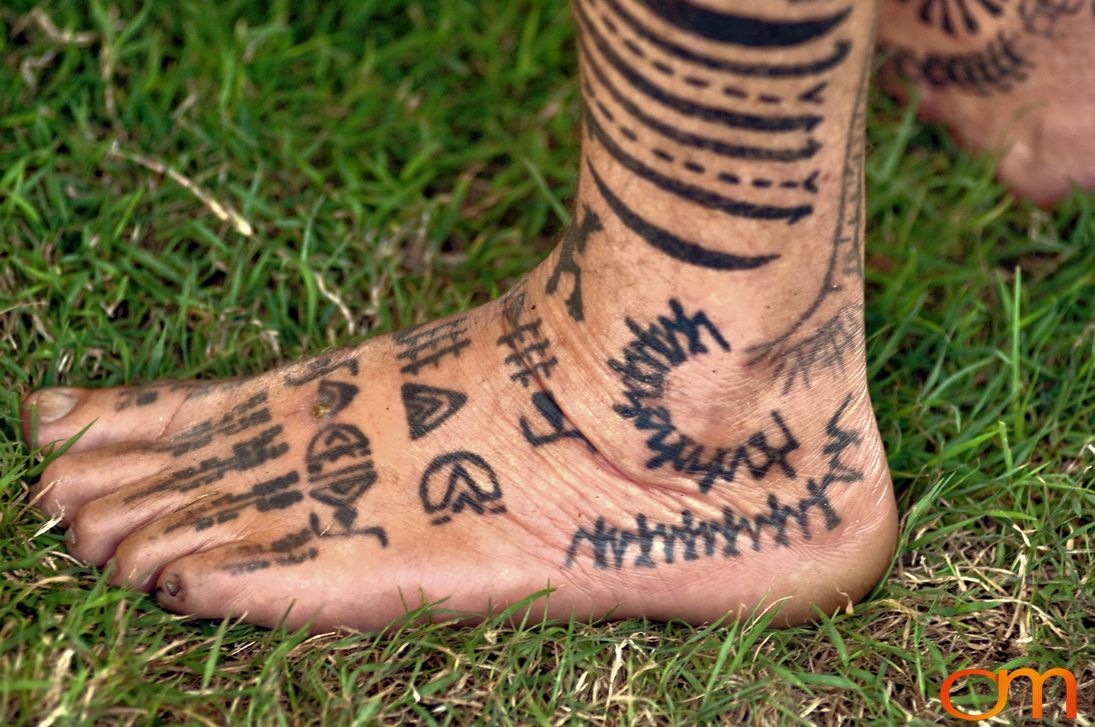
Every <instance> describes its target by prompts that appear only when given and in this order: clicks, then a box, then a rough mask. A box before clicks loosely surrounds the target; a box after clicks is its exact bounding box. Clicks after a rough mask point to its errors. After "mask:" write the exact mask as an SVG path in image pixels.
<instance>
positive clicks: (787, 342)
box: [747, 67, 867, 393]
mask: <svg viewBox="0 0 1095 727" xmlns="http://www.w3.org/2000/svg"><path fill="white" fill-rule="evenodd" d="M866 70H867V69H866V67H865V68H864V70H863V73H862V74H861V76H860V82H859V89H858V91H857V92H856V97H855V102H854V103H855V106H854V112H853V114H852V119H851V124H850V126H849V130H848V134H847V139H846V142H845V147H844V162H843V164H842V166H841V170H842V171H841V175H840V190H839V196H838V198H837V209H836V223H835V225H834V228H833V236H832V239H831V242H830V245H829V260H828V262H827V266H826V269H825V274H824V276H823V277H822V279H821V285H820V287H819V288H818V293H817V295H816V296H815V297H814V300H813V301H811V302H810V305H809V306H807V308H806V310H805V311H803V312H802V314H800V315H799V316H798V318H797V319H796V320H795V321H794V322H793V323H792V324H791V325H790V327H788V329H787V330H786V331H784V332H783V333H781V334H780V335H778V336H776V337H775V338H772V339H770V340H768V341H764V342H762V343H758V344H754V345H752V346H750V347H749V348H748V349H747V353H748V354H749V355H750V359H749V361H748V365H750V366H753V365H757V364H760V363H769V364H771V366H772V371H773V376H774V378H775V379H776V380H779V379H782V383H783V390H784V393H787V392H789V391H791V389H792V388H794V385H795V383H796V381H802V382H803V384H804V385H807V386H808V385H809V382H810V376H811V374H812V373H814V372H815V371H818V370H821V369H826V368H837V369H842V368H843V364H844V360H845V357H848V358H851V357H852V356H854V355H855V353H856V352H857V351H862V349H863V345H864V344H863V335H864V329H863V320H862V315H863V307H862V305H855V304H851V305H845V306H842V307H841V309H840V310H839V311H837V313H836V315H835V316H833V317H832V318H828V319H825V318H824V317H823V316H824V315H825V314H824V313H823V311H825V310H831V305H825V304H826V303H827V302H828V301H830V300H833V299H834V298H833V296H835V295H839V294H840V293H842V292H845V291H851V290H853V289H855V290H856V291H858V290H859V289H861V288H862V285H863V232H864V221H863V198H864V180H863V164H864V143H865V142H864V140H865V137H866V115H867V109H866V99H865V96H864V94H865V91H866V86H867V73H866ZM811 325H813V326H816V327H814V328H811Z"/></svg>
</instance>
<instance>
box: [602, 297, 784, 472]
mask: <svg viewBox="0 0 1095 727" xmlns="http://www.w3.org/2000/svg"><path fill="white" fill-rule="evenodd" d="M669 310H670V314H671V317H669V316H658V319H657V321H656V322H655V323H651V324H648V325H646V326H642V325H640V324H638V323H636V322H635V321H634V320H632V319H631V318H626V319H625V321H624V323H625V324H626V325H627V327H628V329H629V330H630V331H631V334H632V337H631V339H630V340H629V341H628V342H627V344H626V345H625V346H624V348H623V351H622V352H621V355H620V358H619V359H610V360H609V361H608V365H609V367H610V368H611V369H612V370H613V371H615V372H616V373H617V375H618V376H619V377H620V380H621V382H622V383H623V385H624V390H623V395H624V398H625V400H626V403H623V404H616V405H615V406H614V407H613V410H614V411H615V412H616V414H618V415H619V416H620V417H622V418H624V419H626V420H628V421H630V422H631V423H632V425H633V426H634V427H635V428H636V429H638V430H639V431H642V432H650V434H649V435H648V437H647V439H646V447H647V449H649V450H650V452H651V453H652V456H651V457H650V458H649V459H648V460H647V461H646V468H647V469H650V470H656V469H661V468H663V467H667V466H668V467H669V468H670V469H671V470H673V471H674V472H677V473H680V474H683V475H686V476H688V477H692V478H694V479H695V481H696V484H697V485H698V486H699V489H700V492H707V491H708V490H710V489H711V488H712V487H713V486H714V485H715V484H716V483H718V482H725V483H727V484H729V483H733V482H735V481H737V479H738V477H739V474H740V473H741V471H742V470H744V471H745V472H747V473H748V475H749V476H750V477H751V478H752V479H753V480H757V481H760V480H763V479H764V478H765V477H767V476H768V474H769V472H771V471H772V470H778V471H779V472H780V473H782V474H783V475H784V476H785V477H787V478H789V479H795V477H796V472H795V468H794V467H792V466H791V464H790V462H789V461H788V455H790V454H791V452H793V451H795V450H796V449H798V448H799V443H798V440H797V439H796V438H795V436H794V434H793V433H792V432H791V430H790V428H789V427H788V426H787V423H786V422H785V421H784V420H783V416H782V415H781V414H780V413H779V412H778V411H772V412H770V414H769V421H767V422H766V423H765V426H764V428H762V429H758V430H757V431H755V432H753V433H752V434H750V435H749V436H747V437H746V438H745V440H744V441H741V442H732V443H720V444H718V445H710V444H704V443H700V442H697V441H696V440H695V439H694V438H693V437H691V436H689V435H688V434H686V433H684V432H681V431H680V430H679V429H678V428H677V425H676V423H675V422H674V421H673V413H672V412H671V411H670V410H669V408H668V407H667V406H666V401H665V391H666V384H667V379H668V376H669V374H670V373H671V372H672V371H673V370H674V369H676V368H677V367H679V366H681V365H683V364H684V363H686V362H688V361H690V360H692V359H694V358H695V357H697V356H700V355H703V354H707V353H709V352H710V351H711V348H709V347H713V348H716V349H718V350H721V351H723V352H729V351H730V344H729V343H727V341H726V339H725V338H723V336H722V333H720V332H719V329H718V328H717V327H716V326H715V325H714V324H713V323H712V322H711V320H710V319H708V317H707V315H706V314H704V313H703V312H702V311H700V312H698V313H695V314H693V315H687V314H686V313H685V311H684V307H683V306H682V305H681V304H680V302H679V301H677V300H676V299H673V300H670V301H669ZM705 340H706V343H705Z"/></svg>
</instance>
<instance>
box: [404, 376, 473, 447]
mask: <svg viewBox="0 0 1095 727" xmlns="http://www.w3.org/2000/svg"><path fill="white" fill-rule="evenodd" d="M402 394H403V408H404V409H405V410H406V412H407V426H408V428H409V429H410V433H411V439H419V438H420V437H424V436H426V435H427V434H429V433H430V432H432V431H433V430H434V429H437V428H438V427H439V426H441V425H442V424H443V423H444V422H445V421H446V420H447V419H448V418H449V417H451V416H452V415H453V414H455V413H456V412H458V411H460V408H461V407H463V406H464V404H466V403H467V401H468V395H467V394H464V393H462V392H459V391H453V390H452V389H442V388H439V387H436V386H426V385H425V384H412V383H410V382H406V383H404V384H403V390H402Z"/></svg>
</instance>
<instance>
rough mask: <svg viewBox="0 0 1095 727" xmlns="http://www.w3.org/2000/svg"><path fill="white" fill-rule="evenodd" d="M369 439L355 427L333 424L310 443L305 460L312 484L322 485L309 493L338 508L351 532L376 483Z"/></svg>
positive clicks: (338, 516)
mask: <svg viewBox="0 0 1095 727" xmlns="http://www.w3.org/2000/svg"><path fill="white" fill-rule="evenodd" d="M370 454H371V451H370V450H369V439H368V438H367V437H366V436H365V435H364V434H362V433H361V430H360V429H358V428H357V427H355V426H354V425H353V424H330V425H328V426H326V427H324V428H323V429H321V430H320V431H319V433H318V434H316V436H315V437H313V438H312V441H311V442H310V443H309V444H308V452H307V454H306V455H305V457H304V464H305V468H306V469H307V470H308V481H309V482H311V483H313V484H317V485H319V486H318V487H315V488H313V489H312V490H311V491H310V492H309V493H308V494H309V495H311V496H312V497H313V498H314V499H316V500H319V501H320V502H322V503H324V504H326V505H330V506H331V507H333V508H334V509H335V520H337V521H338V523H339V524H340V525H342V526H343V527H344V528H346V529H347V530H348V529H349V528H350V526H351V525H353V522H354V520H355V519H356V518H357V508H356V507H355V506H354V504H355V503H356V502H357V500H358V498H360V497H361V496H362V495H363V494H364V493H365V491H366V490H367V489H369V488H370V487H371V486H372V484H373V483H374V482H376V477H377V475H376V469H374V467H373V461H372V459H370V458H369V455H370Z"/></svg>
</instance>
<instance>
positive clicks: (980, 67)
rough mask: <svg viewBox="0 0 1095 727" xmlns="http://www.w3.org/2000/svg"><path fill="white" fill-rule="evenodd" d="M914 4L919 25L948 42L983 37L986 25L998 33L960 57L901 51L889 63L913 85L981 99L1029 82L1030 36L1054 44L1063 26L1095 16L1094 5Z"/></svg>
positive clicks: (920, 0) (1075, 1) (1050, 0)
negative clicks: (1085, 13) (1026, 43)
mask: <svg viewBox="0 0 1095 727" xmlns="http://www.w3.org/2000/svg"><path fill="white" fill-rule="evenodd" d="M912 1H913V2H916V3H917V4H918V5H917V11H916V15H917V17H918V18H919V20H920V22H921V23H923V24H924V25H927V26H929V27H933V28H938V29H939V30H941V31H942V32H943V33H945V34H947V35H949V36H952V37H954V36H958V35H961V34H967V35H969V36H976V35H981V34H982V33H983V31H984V29H985V26H986V25H988V26H989V27H990V28H995V32H989V33H985V35H987V38H988V39H987V40H986V41H985V42H984V44H983V45H981V46H979V47H977V48H974V49H972V50H968V51H964V52H961V53H938V52H932V53H919V52H917V51H915V50H913V49H911V48H907V47H903V46H898V47H896V48H895V49H894V53H893V58H892V60H891V63H892V64H893V66H894V67H895V69H896V70H897V72H898V73H899V74H900V75H902V76H904V77H905V78H907V79H909V80H910V81H913V82H923V83H926V84H928V85H931V86H933V87H935V88H956V89H959V90H962V91H969V92H972V93H975V94H978V95H981V96H988V95H991V94H996V93H1008V92H1010V91H1011V90H1012V89H1014V88H1015V86H1017V85H1018V84H1021V83H1023V82H1024V81H1026V80H1027V79H1028V78H1029V77H1030V71H1031V70H1033V69H1034V68H1035V64H1034V61H1033V60H1032V59H1031V56H1030V51H1029V49H1025V48H1024V39H1025V38H1026V37H1027V36H1031V37H1038V38H1053V37H1055V36H1056V35H1057V33H1058V31H1059V27H1060V23H1061V21H1062V20H1065V19H1067V18H1071V17H1074V16H1076V15H1078V14H1079V13H1081V12H1083V11H1085V10H1086V9H1088V8H1089V7H1090V9H1091V10H1092V11H1093V12H1095V4H1089V2H1090V0H1019V1H1018V2H1015V1H1014V0H912ZM902 2H903V3H906V4H908V3H909V2H910V0H902ZM1011 20H1015V21H1017V22H1008V21H1011Z"/></svg>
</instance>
